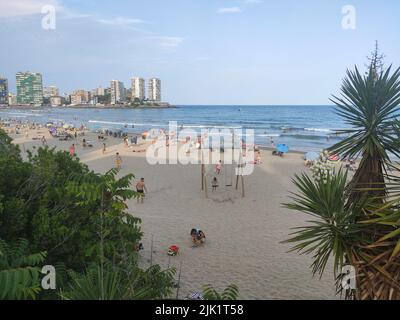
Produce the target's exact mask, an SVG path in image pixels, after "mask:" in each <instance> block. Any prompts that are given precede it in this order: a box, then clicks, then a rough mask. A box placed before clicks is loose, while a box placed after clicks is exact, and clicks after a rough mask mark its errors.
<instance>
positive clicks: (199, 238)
mask: <svg viewBox="0 0 400 320" xmlns="http://www.w3.org/2000/svg"><path fill="white" fill-rule="evenodd" d="M190 235H191V237H192V242H193V247H197V246H198V245H200V244H203V243H204V241H205V240H206V235H205V234H204V232H203V231H201V230H200V229H192V230H191V231H190Z"/></svg>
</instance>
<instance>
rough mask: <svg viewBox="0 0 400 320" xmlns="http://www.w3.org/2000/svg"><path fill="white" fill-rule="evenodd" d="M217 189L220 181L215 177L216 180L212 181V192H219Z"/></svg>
mask: <svg viewBox="0 0 400 320" xmlns="http://www.w3.org/2000/svg"><path fill="white" fill-rule="evenodd" d="M217 187H218V180H217V177H214V179H213V180H212V191H217Z"/></svg>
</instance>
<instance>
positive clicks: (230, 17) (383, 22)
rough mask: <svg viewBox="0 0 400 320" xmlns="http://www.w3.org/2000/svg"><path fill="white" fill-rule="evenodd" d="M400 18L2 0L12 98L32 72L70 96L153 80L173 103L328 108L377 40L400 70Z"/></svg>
mask: <svg viewBox="0 0 400 320" xmlns="http://www.w3.org/2000/svg"><path fill="white" fill-rule="evenodd" d="M46 4H52V5H54V6H55V7H56V8H57V11H56V12H57V16H56V17H57V20H56V29H55V30H44V29H43V28H42V27H41V20H42V18H43V14H41V12H40V11H41V8H42V6H43V5H46ZM345 5H352V6H354V8H355V9H356V29H354V30H345V29H343V28H342V19H343V14H342V8H343V6H345ZM399 16H400V1H398V0H379V1H378V0H375V1H373V0H369V1H366V0H345V1H340V0H302V1H297V0H280V1H269V0H264V1H262V0H146V1H143V0H140V1H139V0H114V1H94V0H84V1H82V0H81V1H78V0H13V1H9V0H0V39H2V40H1V43H2V49H1V50H0V62H1V63H0V74H1V75H4V76H6V77H7V78H9V82H10V89H11V91H14V92H15V73H16V72H18V71H22V70H30V71H35V72H41V73H42V74H43V79H44V84H45V85H57V86H58V87H59V88H60V90H61V92H70V91H71V90H74V89H78V88H84V89H87V90H90V89H92V88H95V87H97V86H99V85H102V86H103V87H104V86H108V84H109V81H110V80H111V79H118V80H121V81H123V82H124V83H125V85H126V86H128V85H130V81H129V79H130V78H131V77H132V76H142V77H145V78H149V77H153V76H154V77H159V78H161V79H162V87H163V99H164V100H167V101H169V102H171V103H176V104H328V103H329V97H330V95H331V94H333V93H337V92H338V90H339V88H340V83H341V79H342V78H343V76H344V74H345V71H346V68H352V67H353V66H354V65H359V66H361V67H363V66H364V63H365V62H366V55H367V54H369V52H370V51H371V50H372V48H373V46H374V41H375V40H379V42H380V46H381V48H382V50H383V51H384V53H385V54H386V62H387V63H393V64H394V65H395V66H400V41H399V32H400V19H399Z"/></svg>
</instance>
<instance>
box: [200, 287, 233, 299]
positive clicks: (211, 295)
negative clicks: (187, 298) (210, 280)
mask: <svg viewBox="0 0 400 320" xmlns="http://www.w3.org/2000/svg"><path fill="white" fill-rule="evenodd" d="M238 296H239V288H238V287H237V285H235V284H230V285H229V286H227V287H226V288H225V289H224V291H222V292H221V293H219V292H218V291H217V290H215V289H214V287H213V286H212V285H205V286H204V288H203V298H204V299H205V300H237V299H238Z"/></svg>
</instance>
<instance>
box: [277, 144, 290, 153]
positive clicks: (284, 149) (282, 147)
mask: <svg viewBox="0 0 400 320" xmlns="http://www.w3.org/2000/svg"><path fill="white" fill-rule="evenodd" d="M276 150H278V151H279V152H282V153H287V152H289V147H288V146H287V145H286V144H278V145H277V146H276Z"/></svg>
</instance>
